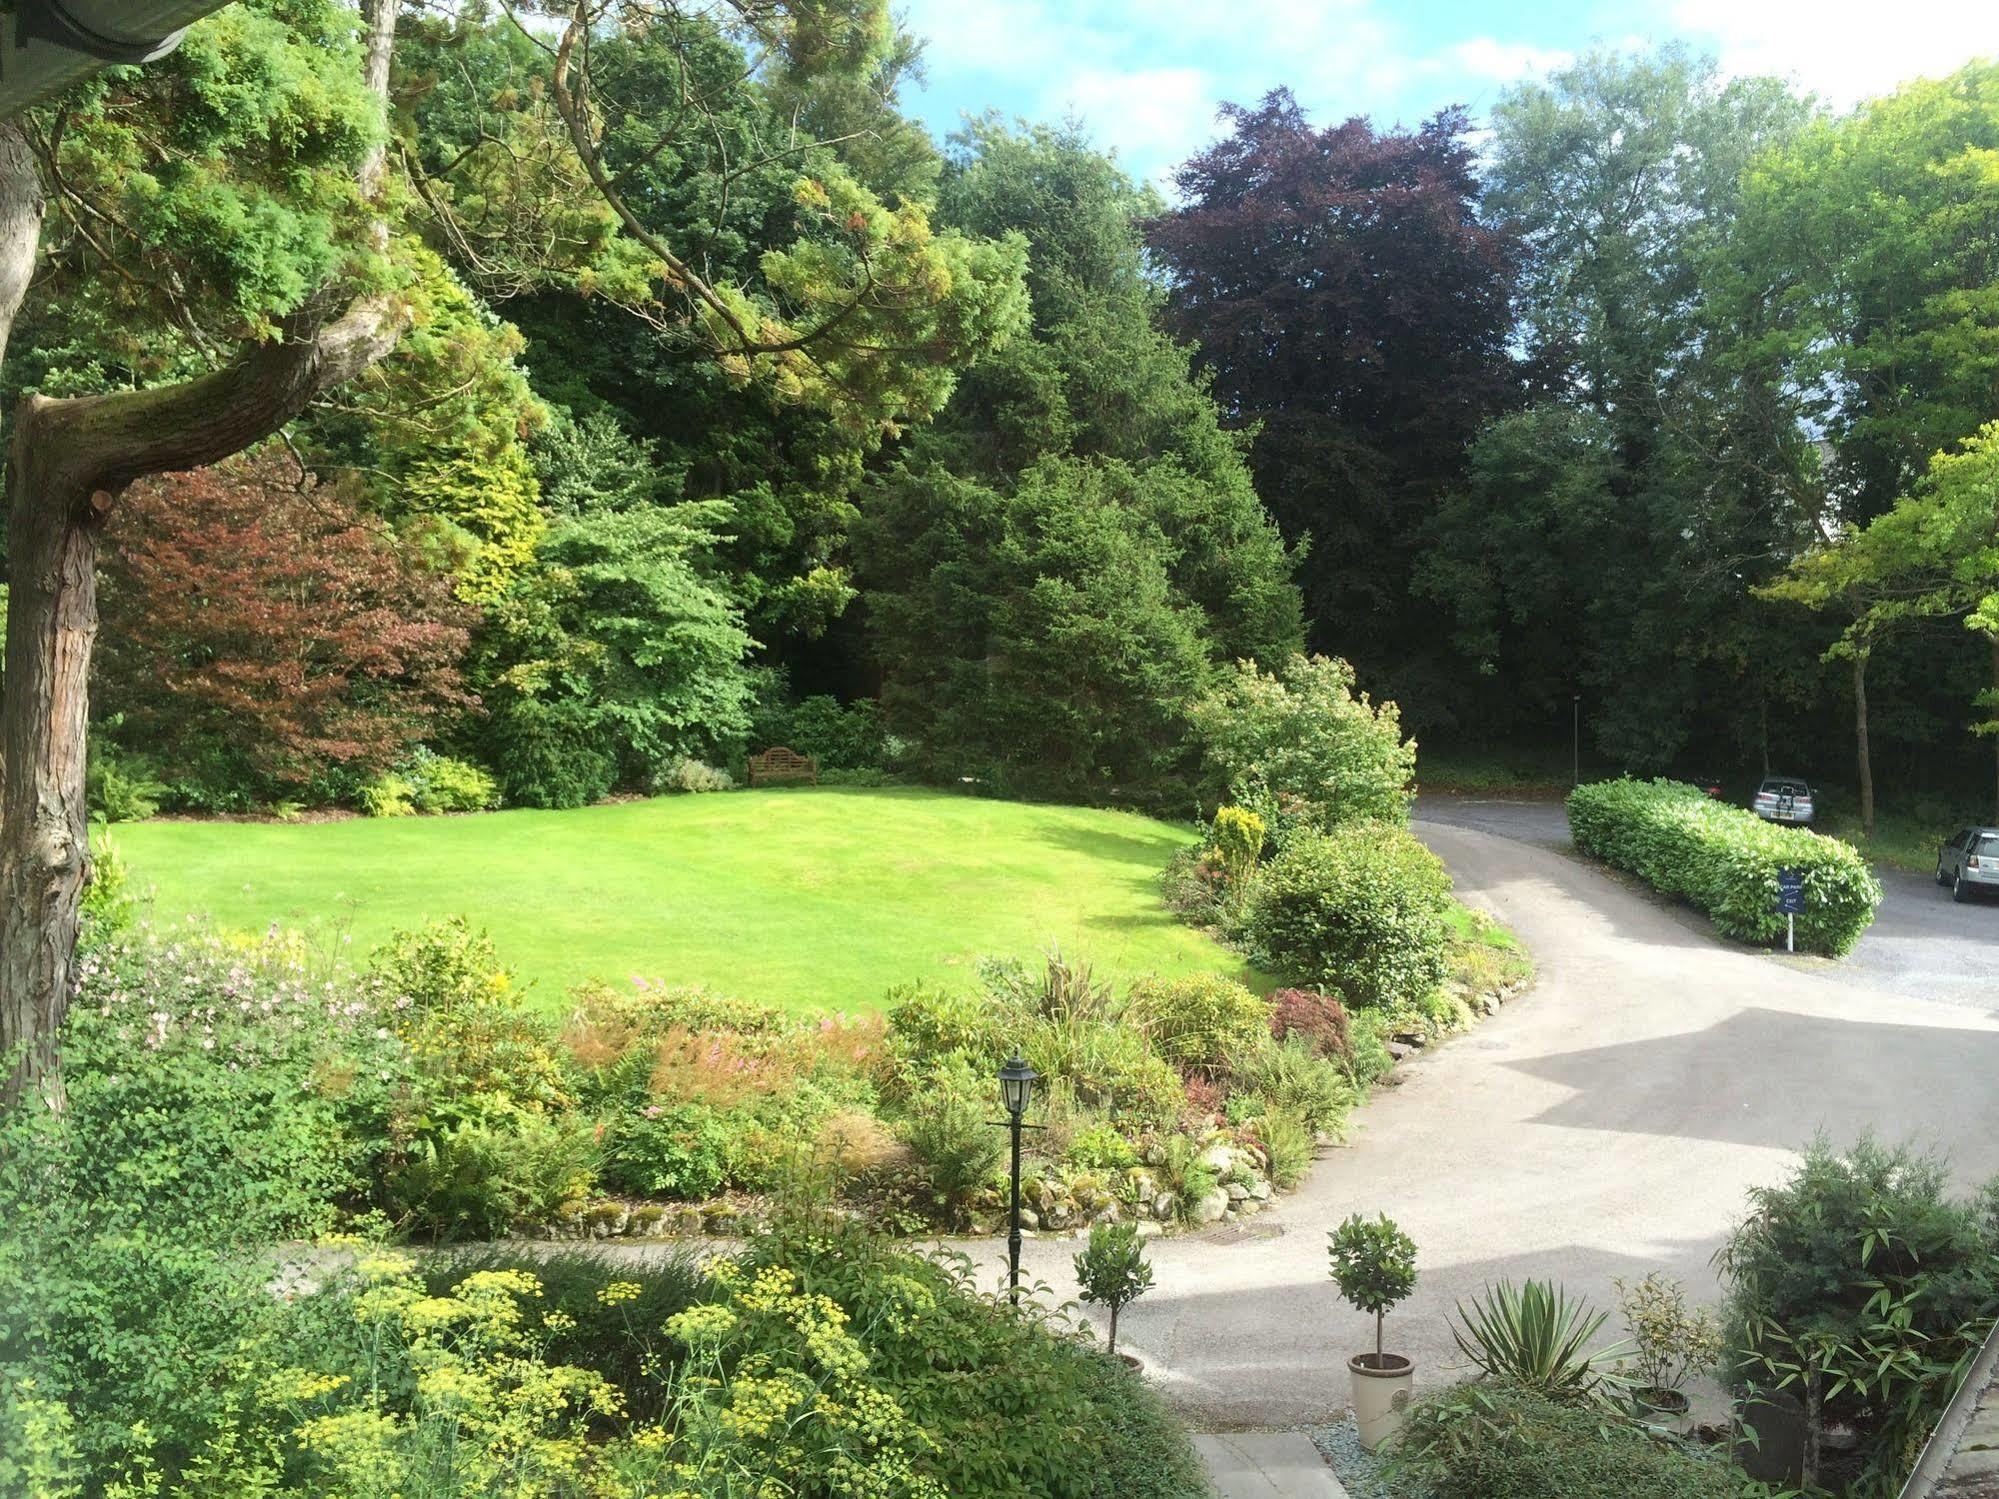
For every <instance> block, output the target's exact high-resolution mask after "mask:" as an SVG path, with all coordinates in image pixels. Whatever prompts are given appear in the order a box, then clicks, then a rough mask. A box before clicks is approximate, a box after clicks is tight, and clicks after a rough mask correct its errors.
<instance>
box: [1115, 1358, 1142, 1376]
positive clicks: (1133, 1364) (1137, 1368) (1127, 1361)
mask: <svg viewBox="0 0 1999 1499" xmlns="http://www.w3.org/2000/svg"><path fill="white" fill-rule="evenodd" d="M1118 1359H1119V1361H1120V1362H1121V1363H1123V1365H1124V1366H1125V1367H1126V1368H1127V1369H1129V1370H1131V1372H1132V1373H1134V1374H1143V1373H1144V1372H1145V1365H1143V1364H1141V1363H1140V1362H1139V1361H1138V1359H1137V1358H1136V1357H1135V1356H1133V1355H1132V1354H1129V1353H1120V1354H1119V1355H1118Z"/></svg>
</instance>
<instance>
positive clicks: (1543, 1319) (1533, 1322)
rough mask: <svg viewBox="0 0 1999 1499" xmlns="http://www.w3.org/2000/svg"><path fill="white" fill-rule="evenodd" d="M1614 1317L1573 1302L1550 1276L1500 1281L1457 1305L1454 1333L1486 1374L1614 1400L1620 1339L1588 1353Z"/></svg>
mask: <svg viewBox="0 0 1999 1499" xmlns="http://www.w3.org/2000/svg"><path fill="white" fill-rule="evenodd" d="M1608 1317H1609V1313H1607V1312H1599V1311H1595V1310H1593V1309H1592V1308H1591V1307H1590V1304H1589V1303H1588V1302H1587V1301H1583V1300H1581V1299H1576V1300H1571V1299H1570V1298H1569V1294H1568V1292H1566V1291H1564V1290H1563V1289H1562V1288H1561V1287H1560V1286H1558V1285H1556V1284H1554V1283H1553V1282H1552V1281H1543V1280H1530V1281H1528V1282H1527V1283H1526V1284H1524V1285H1521V1286H1517V1287H1516V1286H1515V1285H1514V1284H1513V1283H1512V1282H1511V1281H1504V1280H1503V1281H1501V1282H1500V1283H1499V1284H1498V1285H1496V1286H1488V1287H1486V1291H1485V1294H1484V1295H1483V1296H1482V1297H1478V1298H1476V1299H1474V1300H1473V1302H1472V1304H1471V1306H1470V1307H1469V1308H1467V1307H1466V1306H1465V1304H1464V1303H1463V1302H1459V1303H1458V1320H1457V1324H1456V1325H1455V1326H1453V1327H1452V1328H1451V1336H1452V1337H1453V1338H1455V1339H1456V1340H1457V1344H1458V1348H1459V1351H1461V1352H1462V1353H1463V1354H1464V1356H1465V1357H1466V1358H1468V1359H1470V1360H1471V1361H1472V1363H1473V1364H1474V1365H1476V1366H1477V1368H1478V1370H1479V1372H1480V1373H1482V1374H1486V1375H1489V1376H1491V1377H1492V1378H1494V1379H1502V1380H1505V1381H1506V1382H1507V1383H1509V1384H1515V1385H1519V1386H1521V1387H1522V1388H1524V1389H1529V1390H1533V1391H1535V1392H1537V1393H1539V1394H1542V1395H1546V1396H1547V1397H1548V1398H1549V1399H1551V1400H1575V1401H1609V1400H1611V1399H1613V1398H1614V1397H1615V1395H1616V1394H1617V1393H1618V1392H1619V1391H1620V1390H1621V1389H1622V1387H1623V1380H1622V1378H1621V1377H1620V1376H1619V1375H1618V1374H1617V1373H1615V1372H1614V1370H1613V1369H1612V1367H1611V1363H1612V1360H1614V1359H1615V1358H1616V1357H1617V1356H1618V1355H1620V1354H1621V1353H1622V1352H1623V1351H1624V1347H1623V1345H1622V1344H1618V1345H1616V1346H1613V1347H1609V1348H1599V1349H1597V1350H1595V1351H1594V1352H1591V1351H1588V1345H1589V1343H1590V1340H1591V1339H1593V1338H1594V1337H1595V1336H1596V1335H1597V1333H1598V1332H1599V1331H1601V1330H1602V1328H1603V1324H1604V1322H1605V1321H1606V1320H1607V1318H1608Z"/></svg>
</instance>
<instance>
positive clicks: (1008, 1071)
mask: <svg viewBox="0 0 1999 1499" xmlns="http://www.w3.org/2000/svg"><path fill="white" fill-rule="evenodd" d="M1037 1076H1039V1074H1038V1073H1036V1072H1035V1070H1034V1069H1033V1068H1032V1067H1030V1066H1028V1065H1027V1063H1026V1062H1025V1061H1024V1060H1022V1058H1021V1056H1020V1054H1019V1053H1018V1052H1015V1053H1014V1055H1013V1056H1012V1057H1010V1058H1008V1060H1007V1064H1006V1065H1005V1066H1004V1067H1002V1068H1000V1070H999V1082H1000V1098H1001V1099H1002V1100H1003V1101H1004V1102H1005V1104H1006V1123H1007V1131H1008V1133H1009V1134H1011V1135H1012V1137H1013V1168H1012V1171H1011V1172H1010V1174H1009V1181H1010V1182H1011V1187H1012V1195H1011V1198H1010V1202H1011V1211H1010V1214H1009V1217H1008V1223H1007V1235H1006V1284H1007V1295H1008V1297H1009V1298H1010V1299H1011V1300H1012V1302H1013V1304H1014V1305H1015V1306H1019V1305H1020V1131H1021V1121H1022V1120H1023V1119H1024V1118H1025V1117H1026V1115H1027V1105H1028V1102H1029V1100H1031V1099H1032V1098H1033V1097H1034V1079H1035V1078H1036V1077H1037Z"/></svg>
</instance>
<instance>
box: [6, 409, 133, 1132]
mask: <svg viewBox="0 0 1999 1499" xmlns="http://www.w3.org/2000/svg"><path fill="white" fill-rule="evenodd" d="M36 404H37V403H36V402H34V401H32V400H31V401H29V402H27V403H25V404H24V406H23V407H22V409H21V410H20V412H19V413H18V414H17V417H16V428H15V437H14V451H13V459H12V465H11V468H12V490H13V504H12V506H11V512H10V520H9V526H8V564H9V566H8V576H9V589H8V594H7V647H6V678H5V683H6V690H5V693H4V696H0V755H4V763H5V766H6V775H5V777H4V781H0V1055H4V1056H6V1057H7V1058H8V1059H9V1066H8V1069H7V1076H6V1079H5V1086H4V1088H0V1103H5V1102H11V1101H12V1100H13V1099H15V1098H16V1097H18V1096H19V1095H20V1093H21V1092H22V1090H23V1089H24V1088H27V1087H30V1086H32V1087H33V1088H34V1089H36V1090H37V1091H39V1093H40V1094H41V1096H42V1098H43V1100H44V1101H45V1102H46V1103H48V1105H49V1106H50V1107H52V1108H60V1107H61V1106H62V1076H61V1072H60V1071H59V1069H58V1068H57V1066H56V1035H57V1032H58V1030H59V1028H60V1027H61V1024H62V1016H63V1011H64V1010H65V1009H66V1008H67V1006H68V1001H69V993H70V961H71V958H72V956H73V954H74V951H75V947H76V925H77V908H78V901H79V898H80V897H81V895H82V893H83V885H84V881H85V880H86V879H87V878H88V877H89V872H90V842H89V829H88V825H87V822H86V818H85V811H84V797H83V757H84V742H85V729H86V726H87V723H88V720H89V674H90V648H91V644H92V642H93V641H94V640H95V639H96V637H97V572H96V561H97V534H96V533H97V526H98V522H99V521H100V520H101V518H102V509H101V508H98V507H93V505H92V503H91V500H92V497H91V496H89V495H88V494H86V493H85V492H83V491H82V490H80V489H78V488H77V487H76V486H75V485H73V484H69V483H65V482H64V480H63V479H62V478H61V477H60V476H59V475H57V474H54V473H52V472H50V469H49V466H48V464H47V462H46V461H45V460H46V456H47V455H46V453H45V452H44V451H43V448H42V446H41V444H39V443H38V442H37V441H36V439H35V427H36V418H37V412H36V410H35V406H36ZM105 504H106V505H107V506H108V497H105Z"/></svg>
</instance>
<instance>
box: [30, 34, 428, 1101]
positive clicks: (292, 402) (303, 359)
mask: <svg viewBox="0 0 1999 1499" xmlns="http://www.w3.org/2000/svg"><path fill="white" fill-rule="evenodd" d="M364 10H365V12H366V15H367V17H368V23H369V36H368V45H367V61H366V66H365V76H366V78H367V81H368V83H369V84H370V85H371V86H372V87H373V88H374V89H375V90H376V92H377V93H378V94H381V93H385V92H386V88H387V82H388V59H389V49H390V47H391V45H392V43H393V41H394V35H395V13H396V6H395V3H394V0H370V3H368V4H367V5H366V6H365V7H364ZM381 176H382V158H381V157H380V155H379V154H371V155H370V157H369V159H368V160H367V161H366V162H364V163H363V166H362V174H361V181H362V184H363V187H364V190H366V191H368V192H369V194H370V195H371V196H372V195H373V193H374V191H375V190H376V189H377V188H378V187H379V184H380V180H381ZM35 182H36V176H35V164H34V161H33V158H32V156H31V155H30V154H29V153H28V151H27V150H26V148H25V143H24V142H22V140H21V138H20V135H19V132H18V131H16V130H14V129H13V127H11V126H0V296H4V295H6V294H7V293H9V292H10V291H11V293H12V295H13V303H12V305H11V306H10V307H8V308H5V309H0V314H4V316H0V336H4V333H5V331H6V329H7V328H10V327H11V326H12V321H13V310H14V309H16V308H18V307H19V304H20V294H21V291H22V290H24V289H25V287H26V285H27V281H28V277H29V273H30V272H31V271H32V269H33V263H34V255H35V248H36V245H35V241H36V237H37V229H38V226H39V222H40V194H39V188H38V186H35V185H34V184H35ZM23 241H25V249H24V248H23V244H22V242H23ZM23 253H24V254H25V256H26V264H25V266H22V265H21V264H20V263H19V261H18V259H17V257H18V256H19V255H21V254H23ZM17 271H18V272H19V274H18V275H17V274H16V272H17ZM336 313H337V315H336ZM408 322H409V309H408V308H407V306H405V305H404V304H403V303H402V302H401V301H399V300H397V299H395V298H392V297H389V296H385V295H382V294H379V293H364V294H363V295H361V296H359V297H356V298H354V299H353V301H351V302H350V303H348V304H347V306H346V309H345V311H340V310H339V303H338V301H337V300H336V299H335V298H334V297H333V295H332V294H331V293H330V291H322V293H321V294H320V295H319V296H317V297H315V298H313V299H311V300H310V301H309V302H308V304H307V305H306V306H305V307H304V308H302V309H301V310H300V311H299V312H298V313H297V314H296V315H295V316H294V317H292V318H291V319H290V320H288V323H287V325H286V327H285V329H284V331H283V333H282V334H281V336H280V337H279V338H277V339H275V340H273V341H271V342H269V343H265V344H260V345H257V346H255V347H253V348H250V349H248V350H246V351H245V352H244V353H243V355H242V356H241V357H240V358H238V359H237V360H236V361H235V362H233V363H231V364H229V365H227V366H225V367H223V368H221V369H218V370H216V371H214V372H213V373H211V374H207V375H201V376H198V377H197V378H195V379H192V380H186V381H183V382H181V383H180V384H178V385H169V386H164V387H157V388H154V389H150V390H135V391H119V392H115V393H113V394H110V395H98V396H84V397H79V398H75V399H70V400H52V399H49V398H47V397H43V396H30V397H28V398H27V399H26V400H24V401H23V402H22V403H21V405H20V407H19V409H18V410H17V411H16V413H15V418H14V439H13V453H12V461H11V467H10V473H9V478H8V485H9V502H10V503H9V527H10V530H9V549H8V559H7V560H8V577H9V584H10V592H9V594H8V602H7V644H6V677H5V681H4V689H5V690H4V701H0V756H4V760H0V1108H4V1107H7V1106H9V1105H11V1104H12V1103H14V1102H16V1101H18V1100H19V1099H21V1098H23V1097H25V1096H27V1095H29V1094H39V1095H40V1096H41V1097H42V1098H44V1099H46V1100H47V1101H48V1102H49V1103H50V1104H51V1105H52V1106H55V1107H60V1106H61V1102H62V1079H61V1074H60V1070H59V1067H58V1056H57V1037H58V1034H59V1033H60V1031H61V1028H62V1020H63V1016H64V1014H65V1013H66V1012H67V1010H68V1008H69V1000H70V988H71V975H70V965H71V962H72V959H73V957H74V955H75V948H76V927H77V914H78V904H79V901H80V899H81V897H82V894H83V886H84V882H85V880H86V878H87V877H88V874H89V864H90V847H89V839H88V825H87V823H86V819H85V809H84V797H83V761H84V743H85V731H86V729H87V727H88V724H89V719H90V708H89V674H90V650H91V645H92V643H93V642H94V640H95V638H96V635H97V575H96V560H97V542H96V533H97V530H98V528H99V527H100V526H101V525H102V523H103V521H104V518H105V517H106V515H108V514H109V512H110V509H111V506H112V504H113V502H114V500H115V498H116V496H117V495H118V494H119V493H120V492H121V491H122V490H123V489H124V488H125V487H126V486H127V485H128V484H130V483H132V482H133V481H134V480H135V479H139V478H143V477H145V476H146V475H149V474H160V473H171V472H174V471H176V470H181V469H190V468H200V467H202V466H203V465H205V464H210V463H217V462H220V461H221V460H222V459H224V458H227V457H229V456H231V455H232V454H235V453H240V452H242V451H243V450H244V449H245V448H248V447H250V446H252V445H253V444H255V443H258V442H261V441H263V440H264V439H265V438H267V437H269V436H270V435H271V434H272V433H274V432H276V431H277V430H278V429H279V428H281V427H282V426H284V424H285V423H286V422H288V421H290V420H291V419H292V418H293V417H295V416H297V415H298V414H299V413H300V412H301V411H303V410H304V409H305V408H306V406H307V405H308V404H309V403H310V402H311V401H312V400H313V398H314V397H316V396H317V395H319V394H320V393H321V392H322V391H325V390H329V389H331V388H332V387H334V386H336V385H339V384H341V383H343V382H345V381H346V380H348V379H351V378H352V377H353V376H354V375H356V374H359V373H360V372H361V371H362V370H364V369H366V368H367V367H368V366H369V365H371V364H373V363H374V362H375V361H376V360H378V359H380V358H382V357H383V356H384V355H386V354H387V353H388V352H389V351H390V350H391V349H393V348H394V347H395V345H396V342H397V340H398V339H400V338H401V336H402V332H403V329H404V328H405V327H406V326H407V325H408Z"/></svg>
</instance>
